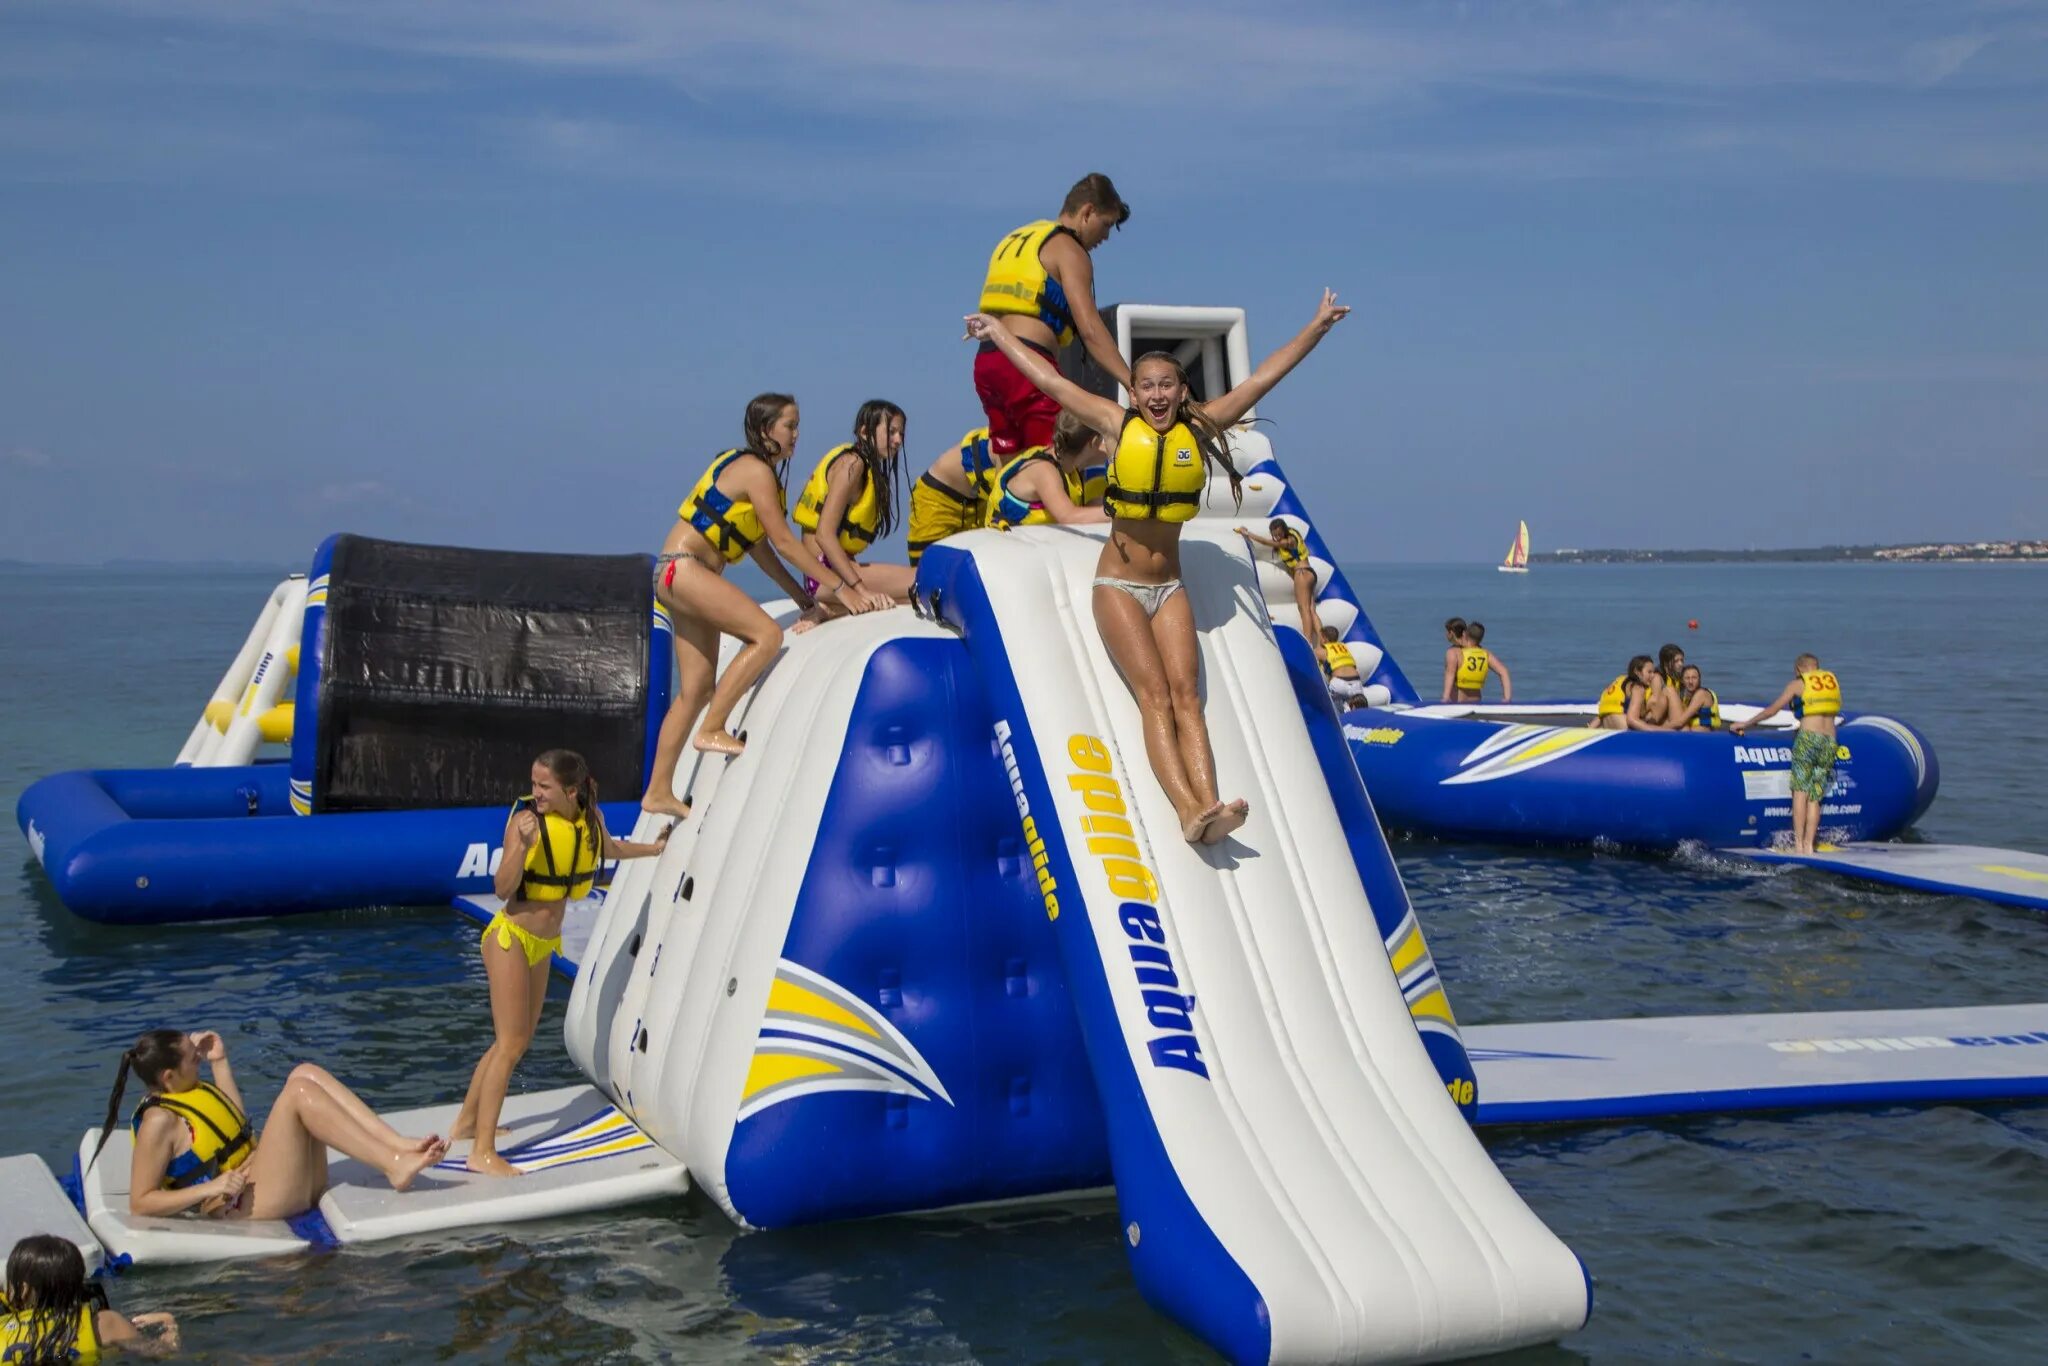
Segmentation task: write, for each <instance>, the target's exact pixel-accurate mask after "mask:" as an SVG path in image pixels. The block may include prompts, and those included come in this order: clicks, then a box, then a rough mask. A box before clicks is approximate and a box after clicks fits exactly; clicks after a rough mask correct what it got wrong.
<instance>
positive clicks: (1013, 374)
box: [974, 342, 1060, 457]
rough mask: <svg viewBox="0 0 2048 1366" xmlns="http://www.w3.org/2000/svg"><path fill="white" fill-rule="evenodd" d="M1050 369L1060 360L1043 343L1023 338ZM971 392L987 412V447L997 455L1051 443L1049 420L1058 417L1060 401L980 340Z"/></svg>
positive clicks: (1010, 453) (993, 346)
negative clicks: (1040, 388) (976, 396)
mask: <svg viewBox="0 0 2048 1366" xmlns="http://www.w3.org/2000/svg"><path fill="white" fill-rule="evenodd" d="M1024 345H1026V346H1029V347H1031V349H1032V350H1033V351H1036V352H1037V353H1038V354H1039V355H1041V356H1043V357H1045V363H1046V364H1047V365H1050V366H1051V367H1052V368H1053V369H1055V370H1057V369H1059V368H1060V363H1059V362H1058V361H1057V360H1055V359H1054V358H1053V354H1052V352H1050V351H1048V350H1046V349H1045V348H1044V347H1042V346H1037V345H1033V344H1032V343H1031V342H1025V343H1024ZM974 392H975V393H976V394H977V395H978V396H979V397H980V399H981V410H982V411H983V412H984V413H986V414H988V448H989V450H990V451H992V452H993V453H994V454H996V455H1000V456H1004V457H1008V456H1012V455H1015V454H1016V453H1017V452H1018V451H1021V450H1023V449H1024V448H1025V447H1026V446H1046V447H1050V446H1051V445H1052V424H1053V423H1054V422H1056V421H1058V420H1059V415H1060V405H1059V404H1057V403H1055V402H1053V401H1052V400H1051V399H1049V398H1047V397H1046V396H1045V395H1044V394H1041V393H1039V392H1038V386H1037V385H1035V384H1033V383H1032V382H1031V381H1030V380H1028V379H1026V378H1024V376H1023V375H1022V374H1021V373H1019V372H1018V369H1017V367H1016V366H1014V365H1012V364H1010V358H1009V357H1008V356H1006V355H1004V354H1003V353H1002V352H1001V351H998V350H997V349H996V346H995V343H994V342H983V343H982V344H981V350H979V351H978V352H976V353H975V356H974Z"/></svg>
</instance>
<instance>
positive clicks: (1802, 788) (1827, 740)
mask: <svg viewBox="0 0 2048 1366" xmlns="http://www.w3.org/2000/svg"><path fill="white" fill-rule="evenodd" d="M1792 672H1793V674H1794V677H1793V679H1792V681H1791V682H1790V683H1787V684H1786V685H1785V691H1783V692H1781V693H1779V694H1778V700H1777V701H1775V702H1773V703H1771V705H1770V706H1768V707H1765V708H1764V709H1763V710H1762V711H1760V712H1758V713H1757V714H1756V715H1755V716H1752V717H1750V718H1749V719H1748V720H1747V721H1736V722H1732V723H1731V724H1730V725H1729V727H1728V729H1729V730H1730V731H1731V732H1733V733H1734V734H1736V735H1740V734H1742V733H1743V732H1744V731H1746V730H1748V729H1749V728H1750V727H1751V726H1755V725H1758V724H1760V723H1761V722H1763V721H1766V720H1768V719H1769V718H1771V717H1773V716H1776V715H1777V714H1778V713H1779V712H1781V711H1783V710H1785V709H1786V708H1787V707H1790V708H1791V709H1792V714H1793V715H1794V716H1796V717H1798V718H1799V735H1798V738H1797V739H1795V740H1794V741H1793V742H1792V852H1793V853H1795V854H1811V853H1812V852H1813V850H1814V841H1815V838H1816V837H1817V836H1818V835H1819V834H1820V808H1821V802H1822V801H1823V800H1824V799H1825V798H1826V797H1827V795H1828V782H1829V780H1830V779H1832V778H1833V777H1834V776H1835V718H1836V717H1838V716H1840V715H1841V714H1842V684H1841V680H1840V679H1838V678H1836V677H1835V675H1834V674H1833V672H1832V671H1830V670H1827V669H1823V668H1821V666H1820V660H1819V658H1817V657H1816V656H1814V655H1801V656H1799V658H1797V659H1795V660H1793V661H1792Z"/></svg>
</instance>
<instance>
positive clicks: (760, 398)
mask: <svg viewBox="0 0 2048 1366" xmlns="http://www.w3.org/2000/svg"><path fill="white" fill-rule="evenodd" d="M795 406H796V399H795V398H794V397H793V396H792V395H789V394H755V395H754V396H753V397H752V398H750V399H748V400H747V416H746V419H745V421H744V423H743V425H744V427H745V428H746V434H747V445H746V448H747V449H748V450H750V451H752V452H753V453H754V454H755V455H758V456H760V457H761V458H762V459H763V460H766V461H767V462H768V467H769V468H770V469H772V470H774V471H775V482H776V483H777V484H778V485H780V486H781V487H783V488H788V487H789V457H790V452H788V451H786V450H784V449H782V446H781V445H780V444H779V443H778V442H777V441H776V440H775V438H774V437H772V436H770V435H768V429H769V427H771V426H773V425H774V423H775V419H776V418H778V417H780V416H782V410H783V409H784V408H794V407H795Z"/></svg>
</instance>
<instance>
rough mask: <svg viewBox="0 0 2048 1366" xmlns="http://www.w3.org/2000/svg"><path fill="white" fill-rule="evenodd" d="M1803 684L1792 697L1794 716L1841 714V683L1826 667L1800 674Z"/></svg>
mask: <svg viewBox="0 0 2048 1366" xmlns="http://www.w3.org/2000/svg"><path fill="white" fill-rule="evenodd" d="M1800 679H1801V682H1802V684H1803V686H1802V687H1801V688H1800V690H1799V696H1797V697H1795V698H1793V699H1792V714H1793V715H1795V716H1802V717H1804V716H1839V715H1841V714H1842V683H1841V680H1840V679H1838V678H1836V677H1835V676H1834V674H1833V673H1832V672H1830V671H1829V670H1827V669H1815V670H1814V671H1813V672H1812V673H1810V674H1801V675H1800Z"/></svg>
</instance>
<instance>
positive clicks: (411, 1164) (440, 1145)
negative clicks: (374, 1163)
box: [391, 1138, 448, 1191]
mask: <svg viewBox="0 0 2048 1366" xmlns="http://www.w3.org/2000/svg"><path fill="white" fill-rule="evenodd" d="M446 1156H448V1143H447V1140H445V1139H439V1138H437V1139H435V1140H434V1141H433V1142H432V1143H430V1144H429V1145H427V1146H426V1147H424V1148H422V1149H420V1150H419V1151H418V1152H404V1153H400V1154H399V1155H398V1170H396V1171H394V1172H392V1173H391V1189H393V1190H395V1191H402V1190H405V1189H407V1188H408V1187H410V1186H411V1185H412V1183H413V1178H415V1177H417V1176H418V1175H419V1174H420V1173H421V1172H423V1171H425V1170H426V1169H427V1168H429V1167H431V1166H433V1165H434V1164H435V1163H436V1162H439V1161H440V1160H441V1159H442V1158H444V1157H446Z"/></svg>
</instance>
